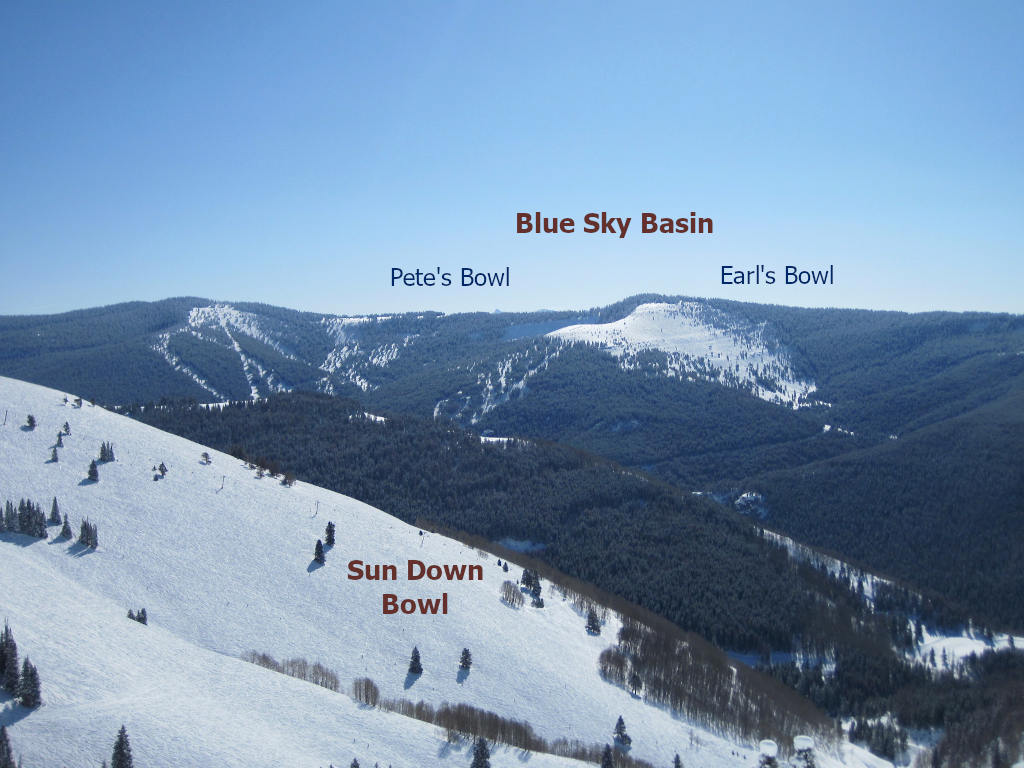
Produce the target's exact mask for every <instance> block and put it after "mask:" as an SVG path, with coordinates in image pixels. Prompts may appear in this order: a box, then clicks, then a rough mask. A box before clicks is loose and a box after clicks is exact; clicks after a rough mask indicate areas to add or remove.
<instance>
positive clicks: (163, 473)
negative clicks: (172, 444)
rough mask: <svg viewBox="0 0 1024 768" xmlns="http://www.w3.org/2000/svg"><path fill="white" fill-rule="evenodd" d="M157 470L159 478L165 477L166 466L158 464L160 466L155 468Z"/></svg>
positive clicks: (161, 463)
mask: <svg viewBox="0 0 1024 768" xmlns="http://www.w3.org/2000/svg"><path fill="white" fill-rule="evenodd" d="M157 470H159V472H160V477H167V465H166V464H164V463H163V462H162V461H161V462H160V466H159V467H157Z"/></svg>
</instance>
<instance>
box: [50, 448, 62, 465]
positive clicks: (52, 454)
mask: <svg viewBox="0 0 1024 768" xmlns="http://www.w3.org/2000/svg"><path fill="white" fill-rule="evenodd" d="M50 461H52V462H53V463H55V464H56V463H57V462H58V461H60V457H59V456H57V449H56V447H54V448H53V449H52V450H51V451H50Z"/></svg>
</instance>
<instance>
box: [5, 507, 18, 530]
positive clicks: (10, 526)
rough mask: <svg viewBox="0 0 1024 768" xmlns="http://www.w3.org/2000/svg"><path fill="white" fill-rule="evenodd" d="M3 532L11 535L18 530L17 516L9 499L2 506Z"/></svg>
mask: <svg viewBox="0 0 1024 768" xmlns="http://www.w3.org/2000/svg"><path fill="white" fill-rule="evenodd" d="M4 530H5V531H10V532H11V533H14V532H15V531H17V530H18V516H17V515H16V514H15V512H14V504H12V503H11V500H10V499H8V500H7V502H6V503H5V504H4Z"/></svg>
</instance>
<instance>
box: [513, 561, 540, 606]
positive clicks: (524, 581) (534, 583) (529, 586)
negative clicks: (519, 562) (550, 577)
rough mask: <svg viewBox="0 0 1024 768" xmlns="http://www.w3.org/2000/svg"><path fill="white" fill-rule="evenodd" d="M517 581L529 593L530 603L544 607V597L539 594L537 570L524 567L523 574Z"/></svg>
mask: <svg viewBox="0 0 1024 768" xmlns="http://www.w3.org/2000/svg"><path fill="white" fill-rule="evenodd" d="M519 583H520V585H521V586H522V588H523V589H525V590H526V591H527V592H528V593H529V594H530V597H531V598H532V602H531V605H532V606H533V607H534V608H543V607H544V598H542V597H541V596H540V594H541V584H540V574H538V573H537V571H535V570H531V569H529V568H524V569H523V576H522V578H521V579H519Z"/></svg>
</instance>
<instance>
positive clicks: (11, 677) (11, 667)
mask: <svg viewBox="0 0 1024 768" xmlns="http://www.w3.org/2000/svg"><path fill="white" fill-rule="evenodd" d="M0 656H2V657H3V680H0V683H2V684H3V688H4V690H5V691H7V692H8V693H9V694H11V695H12V696H16V695H17V694H18V680H19V674H18V644H17V643H16V642H14V633H13V632H11V628H10V626H9V625H8V624H7V622H6V621H5V622H4V633H3V636H2V637H0Z"/></svg>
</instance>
